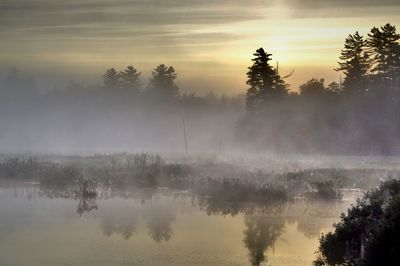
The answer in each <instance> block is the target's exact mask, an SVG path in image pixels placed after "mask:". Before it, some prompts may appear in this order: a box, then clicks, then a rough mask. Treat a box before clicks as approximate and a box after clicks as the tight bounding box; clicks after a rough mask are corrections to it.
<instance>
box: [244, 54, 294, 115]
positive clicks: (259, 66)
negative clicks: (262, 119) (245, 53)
mask: <svg viewBox="0 0 400 266" xmlns="http://www.w3.org/2000/svg"><path fill="white" fill-rule="evenodd" d="M253 55H254V56H255V58H253V59H252V61H253V62H254V63H253V65H252V66H251V67H249V71H248V72H247V77H248V80H247V82H246V84H247V85H249V86H250V87H249V88H248V90H247V94H246V107H247V110H248V111H250V112H252V111H256V110H257V109H259V108H260V107H261V106H262V105H263V104H264V103H265V102H266V101H268V100H269V99H272V98H276V97H281V96H286V95H288V91H287V85H286V84H285V82H284V81H283V80H282V79H281V77H280V76H279V74H278V73H277V70H276V69H274V68H273V67H272V66H271V65H270V63H269V62H270V61H271V54H268V53H266V52H265V51H264V49H263V48H259V49H257V50H256V52H255V53H254V54H253Z"/></svg>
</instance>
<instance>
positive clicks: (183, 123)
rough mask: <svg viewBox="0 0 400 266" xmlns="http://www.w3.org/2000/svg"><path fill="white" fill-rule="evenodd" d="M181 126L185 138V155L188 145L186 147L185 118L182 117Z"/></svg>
mask: <svg viewBox="0 0 400 266" xmlns="http://www.w3.org/2000/svg"><path fill="white" fill-rule="evenodd" d="M182 125H183V136H184V138H185V153H186V154H187V153H188V145H187V137H186V124H185V118H183V116H182Z"/></svg>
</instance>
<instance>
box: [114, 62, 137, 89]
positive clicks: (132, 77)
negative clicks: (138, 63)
mask: <svg viewBox="0 0 400 266" xmlns="http://www.w3.org/2000/svg"><path fill="white" fill-rule="evenodd" d="M141 74H142V73H141V72H138V70H137V69H136V68H134V67H133V66H128V67H127V68H126V69H125V70H124V71H121V72H120V73H119V78H120V80H121V87H122V88H124V89H129V90H131V91H139V90H140V87H141V83H140V75H141Z"/></svg>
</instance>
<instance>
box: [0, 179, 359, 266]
mask: <svg viewBox="0 0 400 266" xmlns="http://www.w3.org/2000/svg"><path fill="white" fill-rule="evenodd" d="M353 201H354V199H353V198H348V197H346V198H345V199H344V200H343V201H340V202H305V201H304V200H297V201H294V202H290V203H287V204H284V205H279V206H244V207H243V206H226V208H225V206H224V205H223V204H222V205H221V204H217V205H216V204H215V202H211V201H207V199H203V200H202V201H199V200H198V199H197V198H196V197H194V196H192V195H191V194H190V193H189V192H176V191H175V192H173V191H169V190H165V189H164V190H163V189H159V190H146V189H132V190H125V191H124V192H122V191H110V190H103V191H102V192H101V193H100V194H99V195H98V197H97V198H89V199H84V198H79V197H71V196H70V195H68V194H66V193H63V192H62V191H58V190H56V189H47V188H46V189H43V188H42V187H40V185H39V184H27V183H24V184H18V185H16V184H7V185H4V184H3V185H2V186H1V189H0V217H1V219H0V265H40V266H42V265H311V263H312V260H313V259H314V257H315V251H316V250H317V247H318V238H319V236H320V234H321V233H322V232H326V231H329V230H331V229H332V224H333V223H334V222H335V221H337V220H338V219H339V215H340V213H341V212H343V211H345V210H346V209H347V207H348V206H349V205H350V204H351V203H352V202H353ZM236 207H237V209H235V208H236Z"/></svg>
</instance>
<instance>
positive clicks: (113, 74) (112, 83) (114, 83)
mask: <svg viewBox="0 0 400 266" xmlns="http://www.w3.org/2000/svg"><path fill="white" fill-rule="evenodd" d="M103 82H104V86H105V87H106V88H109V89H116V88H119V87H120V83H119V74H118V73H117V71H116V70H115V69H114V68H110V69H107V71H106V73H105V74H104V75H103Z"/></svg>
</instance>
